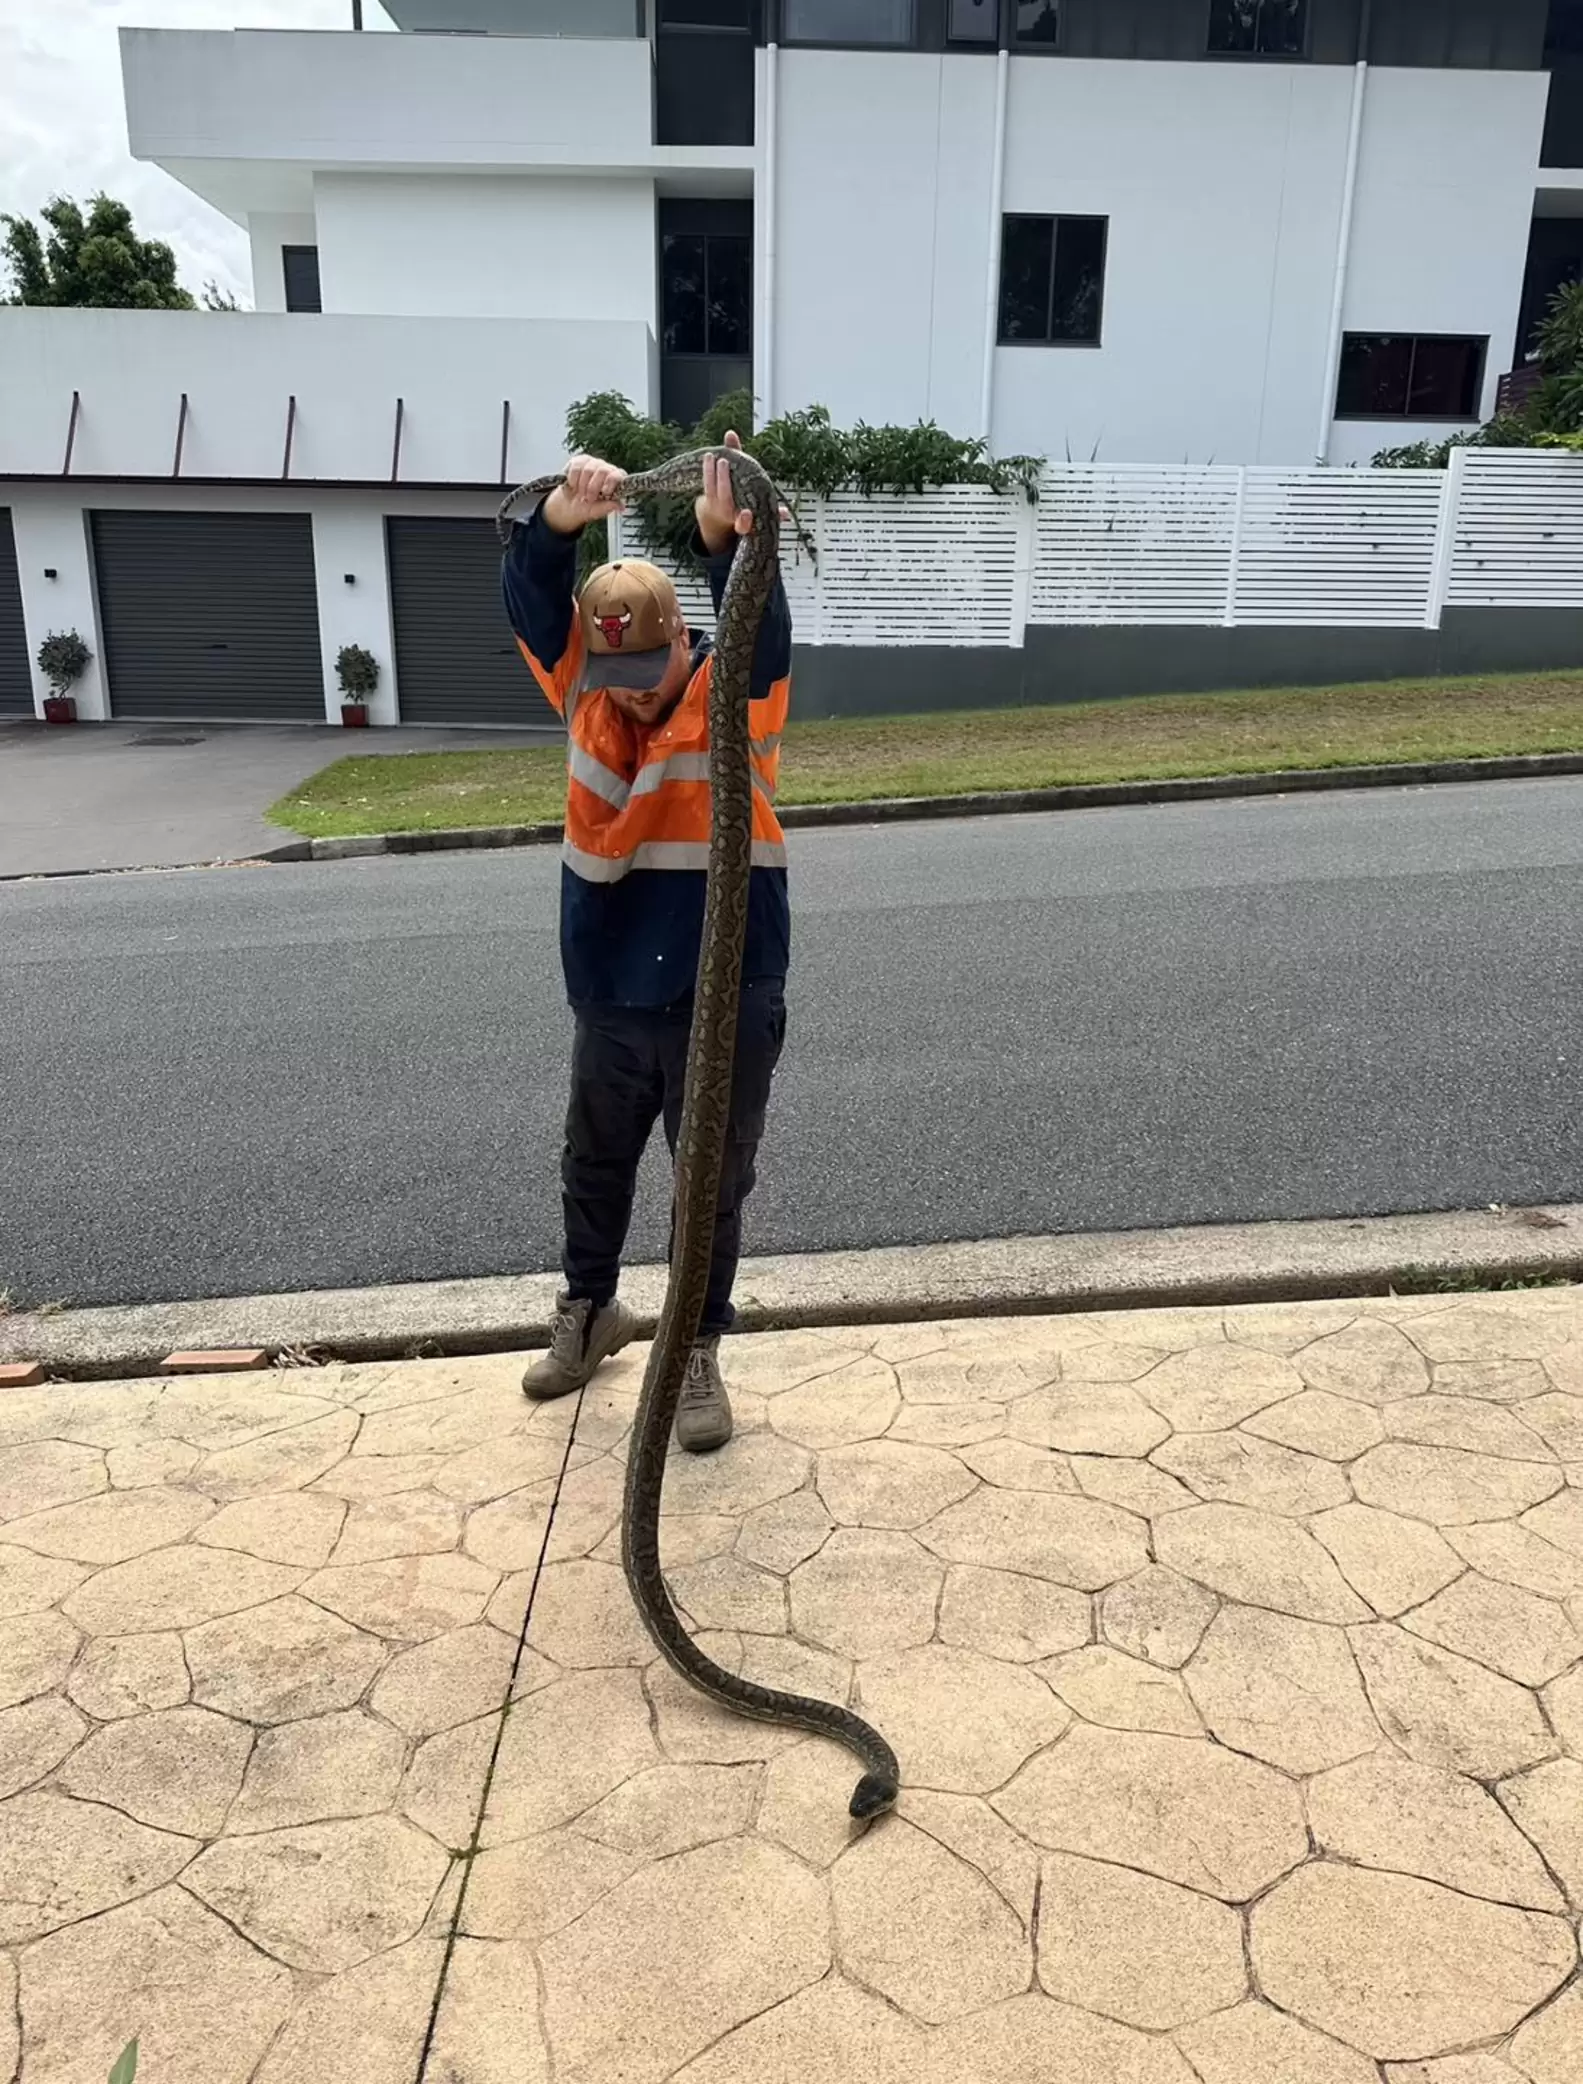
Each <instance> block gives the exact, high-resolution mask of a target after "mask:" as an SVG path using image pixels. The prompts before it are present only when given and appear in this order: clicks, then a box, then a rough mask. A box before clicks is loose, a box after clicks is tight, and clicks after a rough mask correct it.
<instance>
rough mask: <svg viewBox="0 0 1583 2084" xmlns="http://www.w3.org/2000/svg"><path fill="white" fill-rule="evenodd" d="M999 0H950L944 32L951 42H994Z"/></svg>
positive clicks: (997, 33)
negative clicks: (949, 11)
mask: <svg viewBox="0 0 1583 2084" xmlns="http://www.w3.org/2000/svg"><path fill="white" fill-rule="evenodd" d="M999 14H1000V0H951V13H950V16H949V18H948V21H947V24H946V33H947V35H948V36H949V37H950V39H951V41H952V42H953V43H995V42H996V41H998V39H999V35H1000V23H999V20H998V16H999Z"/></svg>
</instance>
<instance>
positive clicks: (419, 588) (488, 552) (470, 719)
mask: <svg viewBox="0 0 1583 2084" xmlns="http://www.w3.org/2000/svg"><path fill="white" fill-rule="evenodd" d="M385 530H386V541H387V543H388V546H389V551H390V602H391V612H392V614H393V616H394V618H395V625H396V684H397V698H398V700H399V701H400V704H401V721H402V722H403V723H404V724H516V725H517V726H518V727H519V728H532V727H533V726H535V725H540V724H542V725H544V726H545V727H546V729H554V730H558V729H559V728H560V726H559V723H558V722H557V719H556V715H555V712H554V710H553V709H551V707H550V705H549V703H548V702H546V701H545V699H544V697H543V696H542V695H541V694H540V693H539V687H538V682H537V681H536V680H535V679H534V677H533V675H532V673H531V672H530V671H529V670H528V667H527V664H526V662H525V661H524V659H523V656H522V654H521V652H520V651H519V650H518V649H517V644H516V639H515V638H514V637H513V636H512V634H511V626H510V624H509V623H508V622H507V621H506V611H505V608H504V607H503V606H502V605H501V599H500V538H499V536H497V535H496V533H495V524H494V522H493V521H439V520H435V519H432V518H430V517H429V516H421V517H419V516H410V515H395V514H392V515H391V516H390V517H389V518H388V519H387V521H386V523H385Z"/></svg>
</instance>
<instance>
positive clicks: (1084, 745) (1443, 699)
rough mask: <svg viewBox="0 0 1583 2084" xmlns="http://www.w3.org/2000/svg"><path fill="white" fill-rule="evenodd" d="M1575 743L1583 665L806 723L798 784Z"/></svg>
mask: <svg viewBox="0 0 1583 2084" xmlns="http://www.w3.org/2000/svg"><path fill="white" fill-rule="evenodd" d="M1558 752H1583V669H1580V670H1578V671H1575V672H1568V673H1528V674H1498V675H1491V676H1488V677H1485V678H1481V679H1476V680H1390V681H1380V682H1375V683H1372V684H1368V685H1362V686H1353V687H1309V688H1270V689H1258V690H1255V691H1252V692H1243V693H1238V694H1221V695H1156V696H1149V697H1144V698H1141V699H1138V700H1132V701H1117V702H1082V703H1074V704H1070V705H1066V706H1061V707H1052V708H1048V709H986V710H958V711H953V712H951V713H950V714H947V715H941V716H888V717H879V718H875V719H873V720H871V721H861V720H852V721H845V720H843V721H840V722H834V723H802V724H793V725H792V726H791V727H790V729H789V730H788V731H787V733H786V739H785V744H784V747H783V749H782V753H781V788H780V801H781V802H782V803H783V804H790V803H869V802H873V801H874V800H875V799H876V798H879V797H885V796H962V795H972V794H976V793H979V792H982V791H984V790H990V789H1035V788H1047V787H1050V786H1053V785H1056V784H1059V783H1062V782H1102V781H1155V780H1159V779H1161V778H1163V777H1169V776H1188V775H1203V774H1254V773H1261V772H1265V771H1267V770H1275V769H1283V768H1293V767H1358V766H1369V765H1372V764H1374V763H1376V762H1379V761H1394V760H1449V759H1479V758H1490V757H1493V756H1495V755H1498V754H1502V753H1558ZM565 777H566V770H565V760H564V757H563V754H562V752H561V749H560V748H559V747H558V746H546V747H544V748H542V749H539V748H534V749H532V750H527V751H524V750H506V751H501V752H457V753H385V754H357V755H354V756H353V757H351V758H350V759H345V760H337V761H336V762H335V763H334V764H333V765H332V766H329V767H326V768H325V769H323V771H322V772H321V773H319V774H316V775H314V776H312V777H311V779H310V780H308V781H306V782H304V783H303V785H302V786H301V788H298V789H293V790H292V792H291V794H290V795H289V796H283V797H282V798H281V800H280V801H279V802H278V803H277V804H275V805H274V806H273V807H272V808H271V809H270V810H269V811H268V812H267V814H266V815H267V816H268V817H269V818H270V819H271V820H272V821H273V822H274V823H275V824H277V825H284V826H285V827H286V828H287V829H288V830H290V831H292V832H300V833H304V834H306V835H308V836H309V837H311V838H315V839H317V838H329V837H334V836H339V835H344V834H349V833H365V832H412V831H420V830H434V829H438V828H443V827H446V826H456V825H534V824H539V823H541V822H546V821H553V820H557V819H559V817H560V816H561V810H562V803H563V798H564V793H565Z"/></svg>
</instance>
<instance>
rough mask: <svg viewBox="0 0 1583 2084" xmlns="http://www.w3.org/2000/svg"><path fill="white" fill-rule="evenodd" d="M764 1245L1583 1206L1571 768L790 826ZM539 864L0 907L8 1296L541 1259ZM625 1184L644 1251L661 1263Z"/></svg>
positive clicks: (395, 870) (435, 1273) (529, 1265)
mask: <svg viewBox="0 0 1583 2084" xmlns="http://www.w3.org/2000/svg"><path fill="white" fill-rule="evenodd" d="M792 854H793V877H794V906H795V915H796V929H795V931H796V953H795V958H794V960H795V975H794V981H793V997H792V1019H791V1033H790V1039H789V1043H788V1052H787V1058H786V1061H785V1064H784V1068H783V1071H782V1075H781V1080H780V1083H779V1086H778V1089H777V1095H776V1100H775V1103H774V1106H773V1108H772V1115H771V1132H770V1136H769V1140H768V1143H767V1146H766V1149H765V1152H764V1157H763V1162H762V1164H761V1167H760V1177H761V1186H760V1190H759V1193H758V1195H757V1197H756V1198H755V1201H754V1203H753V1205H752V1208H751V1211H750V1218H749V1225H748V1229H749V1246H748V1248H749V1249H750V1250H752V1251H801V1250H816V1249H824V1248H830V1247H841V1246H861V1245H878V1244H898V1243H908V1242H922V1241H933V1240H939V1239H949V1238H964V1237H992V1236H1010V1235H1018V1234H1027V1233H1038V1232H1045V1231H1060V1230H1070V1229H1109V1228H1129V1227H1138V1226H1152V1225H1156V1224H1164V1223H1182V1222H1199V1221H1206V1222H1207V1221H1227V1220H1240V1219H1249V1218H1259V1217H1278V1216H1310V1215H1338V1214H1363V1213H1381V1212H1388V1211H1399V1210H1404V1209H1417V1208H1443V1207H1456V1206H1479V1205H1483V1204H1485V1203H1489V1202H1494V1201H1505V1202H1511V1203H1523V1202H1533V1201H1542V1200H1558V1199H1562V1198H1567V1199H1572V1200H1579V1199H1583V1076H1580V1073H1583V1063H1580V1058H1583V1018H1580V1009H1583V781H1579V780H1554V781H1543V782H1511V783H1488V784H1477V785H1472V786H1462V787H1454V788H1441V789H1435V790H1422V791H1400V792H1398V791H1389V792H1385V791H1378V792H1374V791H1359V792H1356V793H1351V794H1345V795H1318V796H1297V797H1292V798H1289V799H1285V800H1253V801H1245V802H1236V803H1210V804H1193V805H1180V806H1171V807H1166V808H1140V809H1126V810H1108V811H1092V812H1080V813H1067V814H1064V815H1058V816H1050V817H1021V818H994V819H982V820H972V821H964V822H961V823H945V824H923V825H899V826H889V827H885V828H880V829H863V828H857V829H844V830H835V831H826V832H805V833H799V834H795V835H793V847H792ZM558 875H559V869H558V865H557V862H556V860H555V857H554V855H553V853H552V852H551V851H550V850H547V849H532V850H525V851H519V852H511V853H503V854H494V855H476V854H466V853H462V854H452V855H434V856H429V857H414V858H410V859H384V860H369V861H352V862H344V863H315V864H311V865H304V866H302V867H290V868H283V867H275V868H251V869H225V870H206V871H192V872H185V873H177V874H168V875H136V876H112V877H99V878H90V879H78V880H68V881H60V882H39V883H28V884H13V885H9V886H5V887H3V888H0V1005H3V1007H4V1009H5V1015H4V1019H3V1021H0V1077H3V1080H4V1091H5V1104H4V1107H3V1110H0V1289H3V1288H6V1287H9V1288H10V1289H11V1290H12V1291H13V1294H14V1295H15V1297H16V1298H17V1299H18V1300H19V1301H20V1300H29V1301H38V1300H40V1299H43V1298H62V1299H69V1300H72V1301H76V1302H82V1303H86V1302H107V1301H130V1300H156V1299H167V1298H174V1297H181V1296H191V1295H205V1294H208V1295H219V1294H237V1293H247V1292H253V1291H261V1290H274V1289H287V1288H298V1287H324V1286H343V1285H356V1284H361V1283H366V1282H379V1281H408V1280H422V1279H433V1278H438V1277H444V1276H465V1275H472V1274H486V1273H502V1272H510V1271H514V1270H541V1269H543V1268H545V1267H548V1266H551V1265H553V1264H554V1263H555V1260H556V1257H557V1253H558V1248H559V1240H558V1229H557V1222H558V1200H557V1197H558V1183H557V1172H556V1165H557V1156H558V1147H559V1125H560V1118H561V1113H562V1107H563V1092H564V1082H565V1076H566V1059H567V1049H568V1042H569V1034H570V1020H569V1016H568V1014H567V1012H566V1010H565V1007H564V1005H563V1004H562V1001H561V993H560V979H559V968H558V961H557V953H556V912H557V883H558ZM664 1203H665V1180H664V1174H663V1169H662V1167H661V1166H660V1165H659V1164H658V1163H653V1164H651V1165H650V1166H649V1168H648V1171H647V1173H646V1176H645V1181H644V1187H643V1192H642V1195H641V1199H640V1208H639V1214H638V1220H637V1223H636V1226H635V1232H634V1237H633V1251H634V1255H635V1256H640V1257H652V1256H657V1254H658V1252H659V1250H660V1248H661V1245H662V1240H663V1235H664V1230H663V1216H664Z"/></svg>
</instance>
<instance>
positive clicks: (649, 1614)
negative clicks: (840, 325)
mask: <svg viewBox="0 0 1583 2084" xmlns="http://www.w3.org/2000/svg"><path fill="white" fill-rule="evenodd" d="M711 454H718V455H721V456H723V457H724V458H725V460H726V462H727V464H728V467H729V469H730V473H731V488H732V494H733V497H734V500H735V503H736V506H737V508H738V510H739V511H741V510H742V509H744V508H745V509H746V510H747V511H748V512H749V513H750V514H751V515H752V516H753V528H752V532H751V533H750V534H749V535H747V536H745V537H743V538H741V539H740V540H739V542H738V544H737V549H736V555H735V556H734V557H733V559H732V561H731V572H730V576H729V578H728V579H727V580H726V587H725V594H724V597H723V599H722V601H721V603H720V613H719V616H718V618H717V623H716V630H715V644H714V662H713V667H712V670H711V673H710V679H709V780H710V796H711V812H710V833H709V870H708V894H707V896H706V898H705V901H704V923H703V939H702V945H701V947H700V950H699V956H698V980H697V987H696V991H695V993H694V998H693V1017H692V1028H691V1032H690V1035H689V1039H688V1045H687V1066H686V1078H685V1086H684V1092H683V1100H682V1118H681V1127H680V1130H679V1131H678V1134H677V1138H676V1172H675V1217H674V1229H673V1233H672V1242H671V1263H670V1275H669V1279H668V1281H667V1283H666V1289H665V1302H664V1307H663V1308H662V1310H661V1312H660V1321H659V1329H658V1331H657V1332H656V1334H655V1337H654V1343H653V1346H652V1347H651V1348H650V1351H649V1361H648V1367H647V1370H646V1371H645V1373H644V1377H643V1390H642V1394H641V1396H640V1398H639V1400H638V1411H637V1417H636V1419H635V1421H634V1423H633V1429H632V1438H631V1442H630V1445H629V1449H628V1454H627V1471H626V1487H625V1496H624V1500H623V1513H622V1528H621V1560H622V1565H623V1568H624V1569H625V1572H626V1578H627V1584H628V1587H629V1588H630V1590H631V1593H632V1598H633V1602H634V1604H635V1605H636V1607H637V1610H638V1613H639V1614H640V1615H641V1617H642V1619H643V1623H644V1626H645V1627H646V1628H647V1629H648V1632H649V1634H650V1635H651V1636H652V1637H653V1639H654V1641H655V1643H656V1644H657V1645H658V1647H659V1649H660V1651H661V1653H662V1655H663V1656H664V1657H665V1659H666V1660H667V1662H668V1663H669V1664H670V1665H671V1666H672V1667H673V1668H674V1669H675V1670H676V1671H678V1672H679V1673H680V1674H681V1675H682V1677H683V1678H684V1679H688V1680H690V1681H691V1682H692V1684H693V1685H694V1686H696V1687H697V1688H698V1689H699V1691H700V1692H702V1693H704V1694H707V1695H708V1697H709V1698H710V1699H711V1700H715V1701H718V1702H719V1703H720V1705H721V1706H722V1707H725V1708H730V1709H731V1710H733V1712H735V1713H736V1714H738V1715H749V1716H753V1717H754V1718H756V1719H757V1720H759V1721H761V1722H782V1723H789V1724H791V1725H793V1726H794V1727H797V1728H801V1729H807V1730H813V1731H815V1732H817V1734H819V1735H820V1736H825V1737H833V1738H834V1739H835V1740H836V1741H837V1742H838V1743H842V1744H845V1745H847V1746H848V1747H849V1748H850V1749H851V1750H853V1751H855V1752H856V1753H857V1755H858V1757H859V1758H860V1759H861V1760H862V1762H863V1765H864V1768H865V1770H864V1773H863V1777H862V1779H861V1780H859V1782H858V1784H857V1787H856V1789H855V1790H854V1791H853V1795H852V1800H851V1803H850V1805H849V1807H850V1812H851V1814H852V1815H853V1816H855V1817H859V1818H864V1819H867V1818H869V1817H873V1816H877V1815H879V1814H880V1812H881V1811H882V1810H886V1809H888V1808H890V1806H891V1805H892V1803H893V1802H894V1801H895V1800H896V1795H897V1791H898V1783H899V1770H898V1767H897V1763H896V1754H895V1753H894V1752H893V1751H892V1750H891V1748H890V1746H889V1745H888V1744H887V1743H886V1742H885V1739H884V1738H883V1737H882V1736H881V1735H880V1734H879V1732H878V1730H876V1729H872V1728H871V1727H870V1726H869V1724H868V1723H866V1722H865V1721H863V1719H862V1718H861V1716H858V1715H854V1714H853V1713H852V1712H851V1710H850V1709H848V1708H844V1707H837V1706H836V1705H835V1704H834V1703H833V1702H830V1701H822V1700H815V1699H813V1698H812V1697H811V1696H810V1695H807V1694H802V1693H785V1692H782V1691H780V1690H779V1689H778V1688H776V1687H773V1686H760V1685H758V1684H757V1683H756V1682H755V1681H753V1680H751V1679H745V1678H742V1677H741V1676H740V1675H739V1674H737V1673H735V1672H729V1671H726V1670H725V1669H724V1668H723V1667H722V1666H721V1665H718V1664H716V1663H715V1662H714V1660H713V1659H712V1658H710V1657H708V1656H706V1655H705V1654H704V1652H703V1651H702V1650H701V1649H700V1648H699V1647H698V1645H697V1644H696V1643H695V1642H694V1641H693V1639H692V1637H691V1636H690V1635H689V1634H688V1633H687V1630H686V1629H685V1627H684V1626H683V1625H682V1622H681V1619H680V1617H679V1615H678V1614H677V1612H676V1608H675V1606H674V1604H673V1603H672V1600H671V1596H670V1592H669V1589H668V1588H667V1586H666V1583H665V1578H664V1574H663V1572H662V1570H661V1568H660V1531H659V1530H660V1499H661V1494H662V1491H663V1487H664V1482H665V1460H666V1453H667V1450H668V1448H669V1446H670V1438H671V1427H672V1424H673V1422H674V1420H675V1416H676V1406H677V1402H678V1399H679V1398H680V1396H681V1390H682V1381H683V1377H684V1375H685V1373H686V1368H687V1360H688V1355H689V1354H690V1352H691V1350H692V1346H693V1341H694V1340H695V1339H696V1337H697V1335H698V1325H699V1322H700V1320H701V1318H702V1315H703V1306H704V1292H705V1289H706V1287H707V1285H708V1279H709V1261H710V1253H711V1249H712V1247H713V1243H714V1229H715V1201H716V1196H717V1195H718V1193H719V1187H720V1167H721V1160H722V1156H723V1153H724V1149H725V1140H726V1126H727V1121H728V1118H729V1113H730V1106H731V1075H732V1069H733V1065H734V1063H735V1060H736V1034H737V1008H738V1000H739V995H740V991H741V983H742V949H743V942H744V939H745V937H746V931H747V917H748V886H749V878H750V875H751V872H752V861H753V772H752V765H751V761H750V758H749V749H748V740H749V729H748V697H749V689H750V686H751V673H752V666H753V650H754V645H755V642H756V640H757V637H758V631H759V624H760V623H761V621H762V620H763V616H764V610H765V607H766V605H767V603H768V601H769V598H770V593H771V591H772V589H773V587H774V584H775V577H776V574H777V572H778V571H779V568H780V495H779V494H778V492H777V491H776V489H775V486H774V485H773V483H772V482H771V480H770V478H769V476H768V475H767V473H766V472H765V470H764V468H763V466H762V465H761V464H759V463H757V462H755V460H754V459H753V458H752V457H751V456H748V455H745V454H744V453H743V452H742V451H741V450H739V449H721V450H707V449H697V450H694V451H692V452H690V453H689V454H687V455H684V456H677V457H675V458H674V459H673V460H672V461H670V462H669V463H665V464H662V465H661V466H660V467H659V468H658V469H657V470H648V471H642V472H638V473H634V474H633V475H631V476H629V477H628V478H627V479H626V481H625V483H624V485H623V486H622V499H623V501H630V500H636V499H641V498H644V497H647V496H650V495H659V496H662V497H664V496H671V497H680V496H683V495H690V494H695V493H697V492H698V491H699V489H700V488H701V486H702V482H703V463H704V458H705V457H706V456H707V455H711ZM562 482H563V480H562V478H561V477H560V476H559V475H558V474H557V475H553V476H550V477H542V478H534V479H532V480H530V481H529V483H527V484H525V485H519V486H518V487H517V489H516V491H514V492H513V493H512V494H511V495H510V497H509V498H508V499H507V500H506V501H505V503H504V504H503V505H502V507H501V508H500V512H499V516H498V525H499V528H500V534H501V538H502V540H503V541H505V540H508V539H509V534H510V526H509V522H510V515H511V511H512V509H513V508H514V507H515V506H516V504H517V503H518V501H519V500H524V499H531V498H533V497H534V496H535V495H537V496H539V497H542V496H543V495H544V494H546V493H548V492H549V491H551V490H552V489H553V488H554V487H555V486H557V485H559V484H561V483H562Z"/></svg>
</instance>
